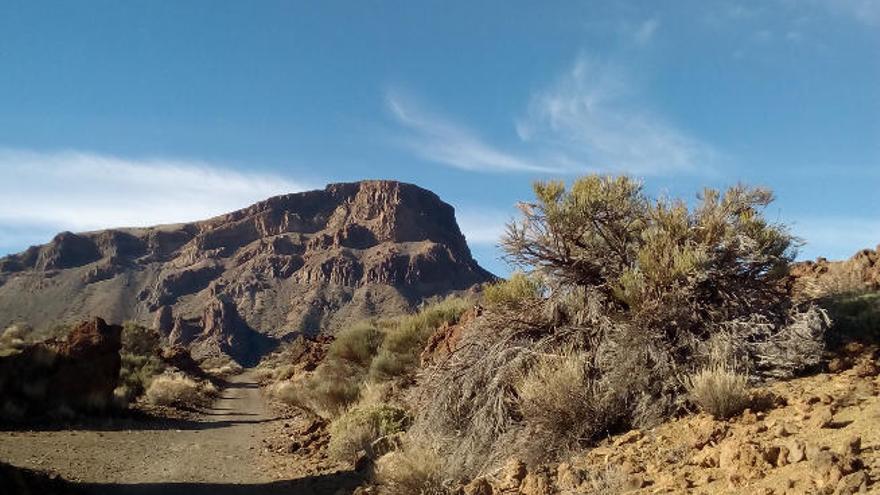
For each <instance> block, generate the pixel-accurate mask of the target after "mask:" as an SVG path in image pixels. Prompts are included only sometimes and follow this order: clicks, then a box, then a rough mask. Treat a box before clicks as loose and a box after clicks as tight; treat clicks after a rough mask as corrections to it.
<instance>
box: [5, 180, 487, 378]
mask: <svg viewBox="0 0 880 495" xmlns="http://www.w3.org/2000/svg"><path fill="white" fill-rule="evenodd" d="M494 279H495V277H494V276H493V275H492V274H491V273H489V272H487V271H486V270H484V269H483V268H482V267H480V266H479V264H478V263H477V262H476V261H475V260H474V259H473V257H472V255H471V252H470V249H469V248H468V246H467V242H466V239H465V237H464V235H463V234H462V233H461V231H460V230H459V227H458V224H457V222H456V219H455V210H454V208H453V207H452V206H451V205H449V204H447V203H445V202H443V201H442V200H441V199H440V198H439V197H438V196H437V195H436V194H434V193H433V192H431V191H428V190H426V189H423V188H420V187H418V186H416V185H413V184H407V183H403V182H397V181H385V180H368V181H360V182H349V183H336V184H329V185H328V186H327V187H325V188H324V189H319V190H313V191H305V192H300V193H290V194H285V195H280V196H275V197H272V198H268V199H266V200H263V201H259V202H257V203H254V204H253V205H251V206H248V207H245V208H241V209H239V210H235V211H233V212H230V213H226V214H223V215H218V216H215V217H212V218H209V219H206V220H201V221H194V222H184V223H176V224H166V225H158V226H154V227H126V228H116V229H107V230H99V231H90V232H82V233H77V234H75V233H71V232H62V233H60V234H58V235H56V236H55V238H53V240H52V241H51V242H50V243H47V244H44V245H40V246H32V247H30V248H28V249H27V250H25V251H23V252H21V253H18V254H13V255H9V256H6V257H3V258H0V326H4V325H8V324H11V323H14V322H25V323H28V324H31V325H33V326H35V327H45V326H49V325H54V324H57V323H60V322H65V321H75V320H77V319H82V318H84V317H92V316H100V317H103V318H105V319H107V320H109V321H123V320H134V321H137V322H140V323H142V324H147V325H152V326H154V327H155V328H156V329H157V330H159V331H160V332H161V333H162V334H163V335H164V336H166V338H168V339H169V340H170V341H171V342H172V343H175V344H181V345H186V346H189V347H190V348H191V349H192V350H193V351H194V354H196V355H198V356H209V355H215V354H229V355H232V356H233V357H234V358H236V359H238V360H240V361H250V360H252V359H254V357H256V356H259V355H260V354H261V353H262V352H264V351H265V350H266V349H268V348H269V347H271V345H272V343H273V342H276V341H278V340H283V339H287V338H291V337H292V336H293V335H299V334H308V335H314V334H318V333H332V332H333V331H334V330H335V329H337V328H339V327H341V326H343V325H345V324H347V323H349V322H351V321H353V320H355V319H360V318H363V317H369V316H376V315H380V314H391V313H397V312H403V311H407V310H410V309H412V308H414V307H415V306H417V305H418V304H419V303H421V302H422V301H423V300H425V299H429V298H433V297H437V296H443V295H445V294H449V293H453V292H461V291H467V290H470V289H472V288H473V287H475V286H478V285H479V284H481V283H484V282H487V281H491V280H494Z"/></svg>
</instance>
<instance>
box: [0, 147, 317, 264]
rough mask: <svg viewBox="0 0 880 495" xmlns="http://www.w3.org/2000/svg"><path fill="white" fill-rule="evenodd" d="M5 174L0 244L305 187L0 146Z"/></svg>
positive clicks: (183, 164)
mask: <svg viewBox="0 0 880 495" xmlns="http://www.w3.org/2000/svg"><path fill="white" fill-rule="evenodd" d="M0 177H2V181H0V198H2V201H0V246H4V247H8V248H11V247H12V246H15V245H18V246H20V245H21V243H22V242H23V241H24V240H25V239H31V240H35V239H33V236H34V235H36V233H41V234H42V233H44V232H50V231H52V232H57V231H61V230H73V231H84V230H95V229H103V228H111V227H136V226H149V225H156V224H162V223H177V222H184V221H193V220H200V219H204V218H210V217H212V216H216V215H219V214H222V213H226V212H229V211H232V210H235V209H237V208H242V207H245V206H248V205H250V204H252V203H254V202H256V201H259V200H262V199H266V198H268V197H270V196H274V195H278V194H283V193H289V192H295V191H301V190H303V189H305V188H306V187H305V185H304V184H301V183H297V182H291V181H288V180H286V179H283V178H280V177H276V176H272V175H266V174H250V173H241V172H236V171H233V170H230V169H227V168H222V167H218V166H216V165H212V164H208V163H203V162H197V161H185V160H169V159H138V160H133V159H126V158H119V157H114V156H108V155H100V154H95V153H88V152H80V151H60V152H35V151H25V150H15V149H2V148H0ZM45 241H48V239H40V242H45Z"/></svg>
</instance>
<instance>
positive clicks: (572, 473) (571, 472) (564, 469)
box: [556, 462, 584, 490]
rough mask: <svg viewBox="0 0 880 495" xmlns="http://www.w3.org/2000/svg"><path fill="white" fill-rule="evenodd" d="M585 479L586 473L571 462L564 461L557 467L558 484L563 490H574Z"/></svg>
mask: <svg viewBox="0 0 880 495" xmlns="http://www.w3.org/2000/svg"><path fill="white" fill-rule="evenodd" d="M583 481H584V473H583V472H582V471H581V470H579V469H575V468H573V467H572V466H571V464H569V463H567V462H563V463H561V464H559V466H557V467H556V486H558V487H559V488H560V489H562V490H574V489H576V488H577V487H578V486H580V484H581V483H583Z"/></svg>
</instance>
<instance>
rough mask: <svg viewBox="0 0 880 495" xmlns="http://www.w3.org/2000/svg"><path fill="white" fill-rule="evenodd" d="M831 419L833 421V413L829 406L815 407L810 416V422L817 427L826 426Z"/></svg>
mask: <svg viewBox="0 0 880 495" xmlns="http://www.w3.org/2000/svg"><path fill="white" fill-rule="evenodd" d="M832 421H834V414H833V413H832V412H831V408H829V407H823V408H820V409H817V410H816V411H814V412H813V414H812V416H811V418H810V422H811V423H812V424H813V426H815V427H817V428H827V427H828V426H829V425H830V424H831V422H832Z"/></svg>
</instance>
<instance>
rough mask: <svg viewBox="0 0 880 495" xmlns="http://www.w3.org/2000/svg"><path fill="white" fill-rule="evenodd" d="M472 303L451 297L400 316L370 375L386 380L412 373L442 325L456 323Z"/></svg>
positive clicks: (386, 335)
mask: <svg viewBox="0 0 880 495" xmlns="http://www.w3.org/2000/svg"><path fill="white" fill-rule="evenodd" d="M470 307H471V304H470V303H469V302H468V301H466V300H464V299H461V298H455V297H450V298H447V299H444V300H443V301H440V302H438V303H434V304H430V305H428V306H426V307H425V308H423V309H422V310H420V311H419V312H418V313H416V314H414V315H408V316H401V317H400V318H398V319H397V321H396V324H392V325H390V326H389V327H388V328H387V329H386V330H385V339H384V340H383V341H382V345H381V346H380V347H379V353H378V356H377V357H376V358H375V359H374V360H373V362H372V365H371V367H370V377H371V378H373V379H374V380H379V381H382V380H391V379H394V378H397V377H402V376H405V375H408V374H409V373H411V372H412V371H413V370H414V369H415V368H416V367H417V366H418V363H419V355H420V354H421V352H422V350H423V349H424V348H425V344H426V343H427V341H428V339H429V338H430V337H431V335H433V334H434V332H436V331H437V329H438V328H440V327H441V326H442V325H445V324H454V323H456V322H457V321H458V320H459V318H461V315H462V314H464V312H465V311H467V310H468V308H470Z"/></svg>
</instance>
